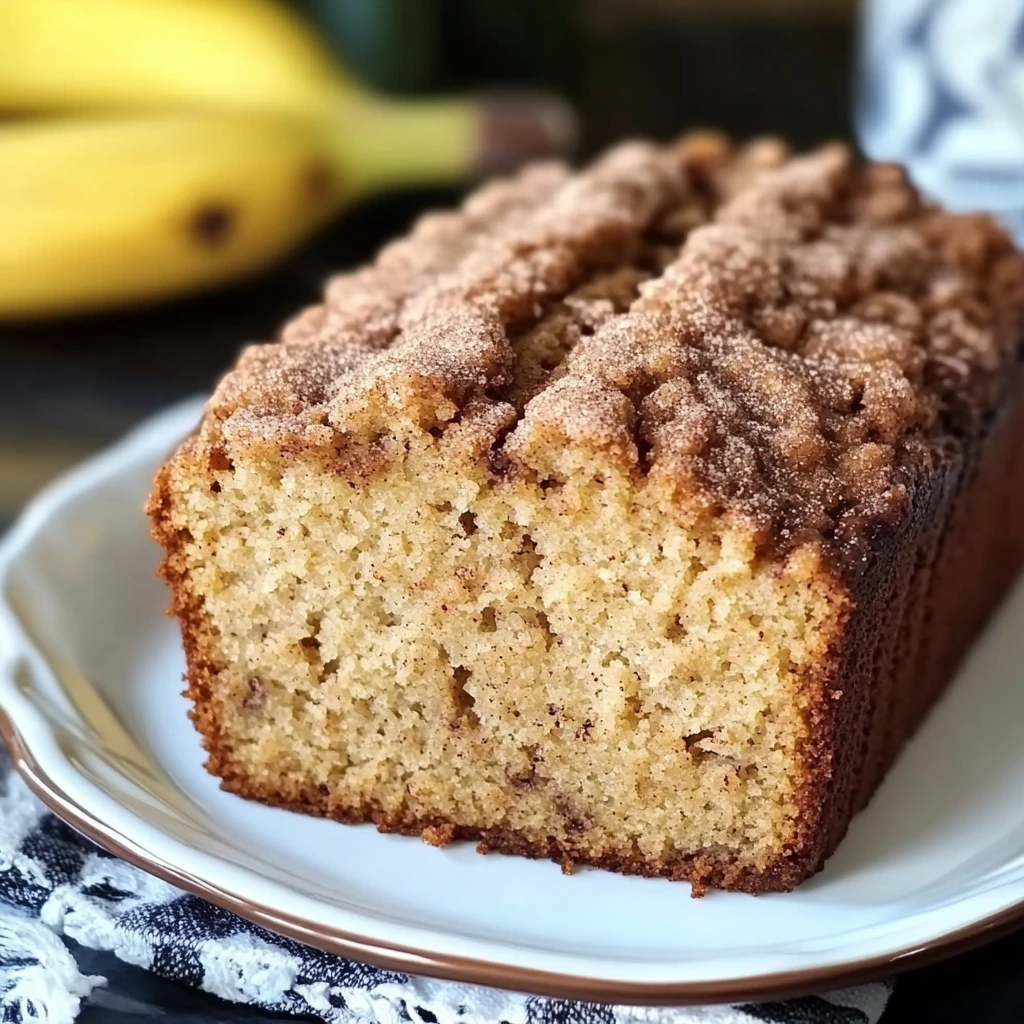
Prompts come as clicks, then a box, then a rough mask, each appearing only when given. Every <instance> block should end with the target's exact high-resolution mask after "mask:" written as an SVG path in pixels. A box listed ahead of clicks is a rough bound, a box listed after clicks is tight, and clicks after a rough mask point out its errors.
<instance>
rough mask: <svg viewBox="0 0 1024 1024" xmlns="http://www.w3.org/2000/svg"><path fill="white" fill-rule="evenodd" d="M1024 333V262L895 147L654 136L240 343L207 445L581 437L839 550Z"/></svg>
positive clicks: (431, 236) (516, 458)
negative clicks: (877, 153)
mask: <svg viewBox="0 0 1024 1024" xmlns="http://www.w3.org/2000/svg"><path fill="white" fill-rule="evenodd" d="M1022 334H1024V257H1022V256H1021V255H1020V254H1019V253H1017V252H1016V251H1015V250H1014V249H1013V247H1012V246H1011V244H1010V242H1009V240H1008V239H1007V237H1006V235H1005V234H1004V233H1003V232H1002V231H1001V230H1000V229H999V228H998V227H997V226H996V225H995V224H994V223H993V222H992V221H991V220H990V219H989V218H987V217H983V216H955V215H952V214H948V213H945V212H943V211H941V210H938V209H936V208H934V207H930V206H928V205H926V204H924V203H923V202H922V200H921V199H920V198H919V196H918V195H917V194H916V192H915V191H914V190H913V188H912V187H911V186H910V185H909V184H908V183H907V181H906V179H905V177H904V175H903V173H902V172H901V171H900V170H899V169H898V168H896V167H894V166H891V165H882V164H870V163H869V164H864V163H861V162H859V161H857V160H856V159H855V158H854V157H853V156H852V154H851V153H850V152H849V151H848V150H847V149H845V148H844V147H842V146H828V147H825V148H823V149H821V150H819V151H817V152H815V153H813V154H811V155H809V156H805V157H800V158H797V159H790V158H789V156H788V153H787V151H786V149H785V147H783V146H782V145H781V144H779V143H776V142H774V141H771V140H768V141H761V142H757V143H753V144H751V145H749V146H747V147H742V148H739V149H736V148H733V147H731V146H729V145H728V144H727V143H725V142H724V141H723V140H721V139H718V138H716V137H701V138H699V139H694V138H691V139H688V140H684V142H683V143H682V144H680V145H677V146H676V147H672V148H658V147H654V146H651V145H646V144H642V143H631V144H628V145H625V146H622V147H619V148H617V149H615V150H613V151H611V152H610V153H609V154H608V155H606V156H605V157H604V158H603V159H601V160H600V161H598V162H597V163H596V164H594V165H593V166H592V167H591V168H589V169H588V170H585V171H583V172H581V173H578V174H575V175H570V174H568V172H567V171H566V170H565V169H564V168H562V167H559V166H554V165H542V166H538V167H534V168H531V169H528V170H526V171H524V172H523V173H522V174H520V175H519V177H517V178H515V179H513V180H512V181H509V182H502V183H498V184H495V185H490V186H488V187H486V188H485V189H483V190H481V191H480V192H478V193H477V194H476V195H474V196H472V197H470V198H469V199H468V200H467V201H466V203H464V205H463V207H462V209H461V210H460V211H459V212H457V213H447V214H431V215H428V216H427V217H424V218H423V219H422V220H421V221H420V222H419V223H418V224H417V225H416V227H415V228H414V229H413V231H412V232H411V233H410V235H409V236H408V237H407V238H405V239H403V240H402V241H399V242H396V243H394V244H392V245H391V246H389V247H387V248H386V249H384V250H383V251H382V252H381V254H380V255H379V257H378V259H377V260H376V262H375V263H374V264H373V265H372V266H370V267H367V268H365V269H362V270H359V271H356V272H354V273H350V274H346V275H342V276H341V277H339V278H337V279H335V280H334V281H333V282H332V283H331V284H330V285H329V286H328V289H327V292H326V297H325V301H324V304H323V305H321V306H318V307H315V308H313V309H311V310H308V311H306V312H305V313H303V314H302V315H301V316H300V317H299V318H298V319H297V320H295V321H294V322H293V323H292V324H291V325H289V327H287V328H286V329H285V331H284V333H283V335H282V338H281V340H280V341H279V342H278V343H276V344H272V345H264V346H254V347H251V348H249V349H248V350H247V351H246V352H245V353H244V355H243V356H242V358H241V359H240V361H239V363H238V365H237V367H236V368H235V369H234V370H233V371H232V372H231V373H229V374H228V375H227V376H226V377H225V379H224V381H223V382H222V383H221V385H220V387H219V388H218V390H217V392H216V394H215V395H214V397H213V399H212V400H211V403H210V407H209V415H208V417H207V421H206V423H205V424H204V428H203V431H202V433H201V436H200V440H199V443H201V444H208V445H211V446H212V445H213V444H215V443H225V442H226V443H228V444H229V445H231V444H244V445H251V444H270V445H273V446H276V447H277V448H278V449H279V450H283V451H293V450H295V449H296V448H301V447H302V446H304V445H309V444H318V445H331V446H333V447H334V448H336V449H339V450H340V449H342V448H344V447H345V445H346V443H347V439H352V438H356V439H359V440H360V443H364V444H365V443H367V439H374V438H377V437H379V436H381V435H385V434H388V433H389V432H392V431H394V430H395V429H398V425H399V424H401V423H412V424H414V425H415V426H416V427H417V428H421V429H432V428H433V429H440V428H443V427H444V426H445V425H446V424H449V423H451V422H452V421H457V423H458V426H459V427H460V428H461V431H462V435H461V436H464V437H465V443H466V444H467V445H470V446H471V447H472V450H473V452H474V454H476V455H479V456H480V457H486V458H488V459H489V460H490V464H491V465H498V464H503V463H507V462H508V461H509V460H511V461H512V462H514V463H518V464H521V465H523V466H525V467H526V468H527V469H529V468H530V467H532V466H536V465H538V464H540V463H543V462H544V461H545V459H546V458H547V457H548V456H549V455H550V454H551V453H552V452H556V451H561V450H564V449H565V448H566V447H572V446H581V447H582V448H585V449H586V450H588V451H594V452H599V453H602V455H601V457H602V458H606V459H608V460H611V461H612V462H614V463H615V464H616V465H617V466H619V467H620V468H623V469H625V470H626V471H628V472H630V473H634V474H637V475H650V476H651V477H655V476H656V477H657V478H658V479H659V480H663V481H665V482H666V484H668V485H669V486H670V487H671V489H672V490H673V492H674V493H675V494H676V496H677V497H678V499H679V500H680V501H696V502H698V503H704V504H706V505H708V506H711V507H729V508H731V509H733V510H735V511H737V512H739V513H741V514H743V515H744V516H746V517H748V518H749V519H750V520H751V521H752V522H753V523H754V524H756V525H759V526H761V527H763V528H764V529H771V530H772V531H774V533H775V534H776V535H778V536H782V537H787V538H797V537H800V536H804V535H806V534H807V533H808V532H809V531H810V532H813V533H815V534H820V535H822V536H824V537H826V538H828V539H830V540H831V541H833V542H834V543H837V544H839V545H840V546H843V545H847V544H849V543H850V542H851V541H855V540H856V539H857V538H858V537H859V536H862V535H864V534H865V533H866V532H867V531H869V530H870V529H871V528H873V527H874V526H876V525H877V524H879V523H884V522H886V521H889V520H891V519H892V518H894V517H895V516H896V515H898V514H899V512H900V511H901V510H902V509H903V508H904V507H905V505H906V501H907V497H908V492H909V489H911V488H913V486H914V483H915V480H916V479H917V477H918V475H919V472H920V470H921V469H922V468H923V467H925V466H926V465H927V464H928V461H929V460H930V459H932V458H933V457H934V455H935V452H936V451H937V450H938V449H939V448H940V447H942V446H947V447H948V446H949V445H950V444H955V443H956V442H957V439H958V438H959V437H961V436H963V435H965V434H966V433H968V432H970V431H972V430H974V429H976V428H977V425H978V423H979V422H981V421H982V420H983V419H984V416H985V415H986V413H987V412H988V410H990V409H991V408H993V407H994V405H995V403H996V401H997V399H998V388H999V387H1000V382H1001V381H1005V379H1006V376H1005V375H1001V374H1000V372H999V371H1000V370H1002V369H1003V368H1004V367H1005V366H1006V365H1007V364H1008V363H1009V362H1011V361H1013V360H1016V359H1017V358H1018V355H1019V348H1020V342H1021V337H1022ZM473 424H475V425H476V426H475V428H474V427H473Z"/></svg>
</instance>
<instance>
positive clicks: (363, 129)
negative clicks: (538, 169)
mask: <svg viewBox="0 0 1024 1024" xmlns="http://www.w3.org/2000/svg"><path fill="white" fill-rule="evenodd" d="M333 126H334V129H335V131H334V132H333V143H334V146H335V156H336V158H337V161H338V169H339V171H340V173H341V175H342V176H343V178H344V181H345V185H346V191H347V192H348V194H349V195H353V194H355V195H358V194H360V193H365V192H370V191H376V190H379V189H384V188H389V187H395V186H400V185H409V184H443V183H447V182H456V181H463V180H465V179H466V178H478V177H482V176H485V175H488V174H495V173H503V172H507V171H509V170H511V169H512V168H514V167H517V166H518V165H519V164H521V163H522V162H523V161H525V160H529V159H532V158H535V157H550V156H564V155H565V154H566V153H567V152H568V151H569V150H571V149H572V148H573V145H574V142H575V137H576V118H575V115H574V114H573V112H572V110H571V109H570V108H569V107H568V106H567V105H566V104H565V103H564V102H563V101H562V100H560V99H558V98H557V97H553V96H551V95H549V94H546V93H531V92H516V93H505V94H501V93H497V94H485V95H477V96H472V97H463V98H454V99H453V98H450V97H448V98H443V99H427V100H411V101H410V100H406V101H394V100H382V99H379V98H376V97H372V96H366V95H365V94H362V95H360V96H359V97H358V99H355V100H353V99H352V96H351V95H349V97H348V102H346V103H345V104H344V106H343V107H342V110H341V112H340V114H339V116H338V117H337V118H336V120H334V122H333Z"/></svg>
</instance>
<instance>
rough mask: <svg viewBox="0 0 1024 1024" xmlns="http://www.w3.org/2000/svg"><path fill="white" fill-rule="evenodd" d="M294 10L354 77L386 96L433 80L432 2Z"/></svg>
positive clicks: (310, 3) (357, 2)
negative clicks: (299, 12)
mask: <svg viewBox="0 0 1024 1024" xmlns="http://www.w3.org/2000/svg"><path fill="white" fill-rule="evenodd" d="M296 4H297V6H298V8H299V10H300V11H302V13H303V14H305V15H306V16H307V17H308V18H309V19H310V20H311V21H312V22H313V24H314V26H315V27H316V28H318V29H319V30H320V32H321V34H322V36H323V37H324V38H325V39H326V40H327V42H328V43H330V44H331V45H333V46H334V48H335V49H336V50H337V51H338V52H339V53H340V54H341V55H343V56H344V58H345V59H346V61H347V62H348V63H349V64H350V65H351V67H352V68H353V70H354V71H355V72H356V73H357V74H358V75H359V77H360V78H362V79H364V80H365V81H367V82H370V83H371V84H373V85H375V86H377V87H378V88H380V89H385V90H388V91H392V92H414V91H420V90H422V89H427V88H430V87H431V86H433V85H434V84H435V82H436V81H437V77H438V66H439V63H440V57H441V54H440V31H439V24H438V20H439V19H438V14H439V11H438V5H437V4H435V3H434V2H432V0H296Z"/></svg>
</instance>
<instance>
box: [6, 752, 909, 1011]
mask: <svg viewBox="0 0 1024 1024" xmlns="http://www.w3.org/2000/svg"><path fill="white" fill-rule="evenodd" d="M61 936H66V937H67V938H69V939H74V940H75V941H76V942H78V943H80V944H82V945H83V946H87V947H89V948H91V949H101V950H107V951H110V952H112V953H114V954H115V955H116V956H117V957H119V958H120V959H122V960H124V961H127V962H128V963H132V964H137V965H139V966H140V967H143V968H145V969H147V970H150V971H152V972H154V973H155V974H159V975H161V976H162V977H165V978H170V979H173V980H175V981H179V982H181V983H182V984H185V985H192V986H194V987H196V988H199V989H203V990H205V991H207V992H211V993H213V994H214V995H217V996H220V997H222V998H224V999H228V1000H232V1001H234V1002H242V1003H250V1004H255V1005H258V1006H260V1007H262V1008H263V1009H265V1010H271V1011H276V1012H279V1013H292V1014H296V1015H299V1014H302V1015H312V1016H315V1017H319V1018H321V1019H322V1020H323V1021H325V1022H327V1024H350V1022H351V1024H356V1022H364V1021H365V1022H380V1024H496V1022H501V1024H698V1022H701V1024H754V1022H769V1024H771V1022H777V1024H795V1022H800V1024H875V1022H876V1021H878V1019H879V1017H881V1015H882V1011H883V1009H884V1008H885V1004H886V1001H887V999H888V996H889V991H890V987H889V985H888V984H887V983H885V982H878V983H875V984H868V985H862V986H859V987H857V988H853V989H847V990H845V991H842V992H832V993H829V994H828V995H823V996H808V997H806V998H803V999H795V1000H789V1001H787V1002H780V1003H762V1004H759V1005H756V1006H732V1007H730V1006H716V1007H706V1008H699V1007H690V1008H679V1009H671V1008H670V1009H662V1008H649V1007H627V1006H602V1005H598V1004H593V1003H579V1002H567V1001H563V1000H558V999H543V998H537V997H534V996H527V995H521V994H518V993H513V992H502V991H499V990H497V989H488V988H482V987H479V986H473V985H461V984H455V983H452V982H441V981H431V980H429V979H426V978H417V977H411V976H409V975H405V974H399V973H397V972H395V971H386V970H382V969H380V968H377V967H369V966H367V965H366V964H360V963H356V962H354V961H351V960H345V959H343V958H342V957H338V956H333V955H331V954H328V953H322V952H320V951H319V950H315V949H311V948H309V947H308V946H303V945H300V944H299V943H297V942H293V941H292V940H290V939H285V938H282V937H281V936H279V935H274V934H273V933H271V932H268V931H266V930H265V929H263V928H260V927H258V926H256V925H253V924H250V923H249V922H247V921H244V920H243V919H241V918H239V917H236V916H235V915H234V914H230V913H228V912H227V911H226V910H221V909H220V908H219V907H216V906H213V905H212V904H210V903H206V902H205V901H203V900H201V899H198V898H197V897H195V896H190V895H188V894H186V893H183V892H181V891H180V890H179V889H175V888H174V887H173V886H171V885H168V884H167V883H166V882H162V881H160V880H159V879H157V878H154V877H152V876H151V875H147V874H146V873H145V872H144V871H140V870H139V869H138V868H135V867H133V866H132V865H130V864H126V863H124V862H123V861H120V860H118V859H117V858H115V857H112V856H111V855H110V854H108V853H105V852H104V851H103V850H101V849H99V848H98V847H97V846H95V845H93V844H92V843H91V842H89V841H88V840H87V839H85V838H83V837H82V836H80V835H79V834H78V833H77V832H75V831H74V830H73V829H71V828H69V827H68V826H67V825H65V824H64V823H63V822H62V821H60V820H59V819H57V818H56V817H54V816H53V815H52V814H51V813H49V812H48V811H47V810H46V809H45V808H44V807H43V806H42V804H40V803H39V801H38V800H37V799H36V798H35V797H34V796H33V795H32V794H31V793H30V792H29V791H28V789H27V788H26V786H25V784H24V783H23V782H22V781H21V779H20V778H19V777H18V775H17V774H15V773H13V772H11V770H10V768H9V765H8V764H7V758H6V755H4V754H3V751H2V748H0V1021H3V1022H5V1024H7V1022H10V1024H21V1022H25V1024H29V1022H32V1024H71V1022H72V1021H73V1020H74V1019H75V1017H76V1015H77V1014H78V1011H79V1008H80V1005H81V1002H82V1001H83V1000H85V999H88V997H89V993H90V992H91V991H92V990H93V989H94V988H95V987H96V986H99V985H102V984H103V983H104V979H103V978H100V977H96V976H89V975H83V974H81V973H80V971H79V970H78V967H77V965H76V963H75V960H74V958H73V957H72V955H71V953H70V952H69V951H68V949H67V948H66V947H65V945H64V944H63V942H61V939H60V937H61Z"/></svg>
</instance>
